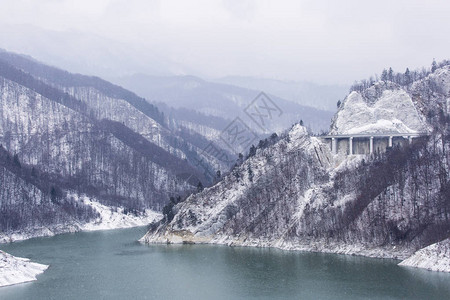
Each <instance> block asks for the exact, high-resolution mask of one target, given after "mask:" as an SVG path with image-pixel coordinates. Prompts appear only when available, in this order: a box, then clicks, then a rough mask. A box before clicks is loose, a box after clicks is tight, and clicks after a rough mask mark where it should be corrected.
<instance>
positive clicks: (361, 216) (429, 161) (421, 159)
mask: <svg viewBox="0 0 450 300" xmlns="http://www.w3.org/2000/svg"><path fill="white" fill-rule="evenodd" d="M449 78H450V67H449V66H448V65H444V66H442V67H441V68H439V69H437V70H434V72H432V73H429V74H426V76H422V77H420V78H416V79H415V80H412V81H411V82H408V83H407V84H406V85H404V86H401V85H399V84H396V83H395V82H392V81H391V82H388V81H384V82H377V83H372V84H371V85H370V86H367V87H364V88H362V89H360V90H359V91H353V92H352V93H350V94H349V96H348V97H347V98H346V99H345V100H344V101H343V103H342V104H341V107H340V109H339V111H338V112H337V114H336V116H335V118H334V120H333V123H332V127H331V134H343V133H377V132H383V133H386V132H387V133H392V132H398V133H404V132H405V131H406V132H424V131H426V132H428V133H429V135H427V136H423V137H420V138H416V139H414V141H413V142H412V143H410V144H408V143H405V144H404V145H403V146H401V147H398V146H396V147H393V148H392V147H391V148H388V149H387V151H386V152H385V153H380V152H377V153H373V154H371V155H349V156H346V155H343V154H342V153H339V154H336V155H334V154H332V152H331V150H330V147H329V145H328V144H326V143H325V142H324V141H323V140H322V139H321V138H320V137H313V136H310V135H309V134H308V133H307V131H306V129H305V128H304V127H302V126H300V125H295V126H293V127H292V128H291V129H290V130H289V131H288V132H287V133H286V134H284V135H283V136H281V137H279V138H278V137H277V138H274V139H272V140H271V139H268V140H266V142H265V143H263V144H262V145H260V146H259V147H258V148H257V149H256V150H255V151H250V153H249V155H248V157H247V159H246V160H245V161H244V162H242V163H241V164H238V165H236V166H235V167H234V169H233V170H232V171H231V172H230V174H228V175H227V176H226V177H224V178H223V179H222V180H221V181H220V182H219V183H217V184H216V185H214V186H212V187H210V188H207V189H205V190H203V191H202V192H199V193H196V194H194V195H191V196H190V197H189V198H188V199H187V200H186V201H184V202H181V203H178V204H176V205H174V206H173V207H169V209H167V210H166V211H165V219H164V220H162V221H160V222H157V223H154V224H152V225H151V228H150V230H149V232H148V233H147V234H146V235H145V236H144V237H143V238H142V242H145V243H219V244H227V245H241V246H262V247H266V246H267V247H277V248H281V249H289V250H307V251H320V252H333V253H343V254H358V255H365V256H373V257H389V258H398V259H406V258H408V257H409V256H411V255H412V254H414V252H415V251H417V250H418V249H421V248H423V247H426V246H428V245H430V244H433V243H436V242H439V241H441V240H444V239H446V238H448V237H449V234H450V222H449V217H450V176H449V170H450V138H449V134H450V131H449V127H450V126H449V125H450V117H449V112H450V111H449V99H450V98H449V85H448V84H447V83H448V82H449ZM445 271H450V269H448V270H445Z"/></svg>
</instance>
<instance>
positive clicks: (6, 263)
mask: <svg viewBox="0 0 450 300" xmlns="http://www.w3.org/2000/svg"><path fill="white" fill-rule="evenodd" d="M47 268H48V266H47V265H42V264H38V263H34V262H30V260H29V259H27V258H21V257H14V256H12V255H10V254H8V253H5V252H3V251H1V250H0V287H2V286H7V285H13V284H18V283H23V282H29V281H34V280H36V276H37V275H39V274H41V273H43V272H44V271H45V270H47Z"/></svg>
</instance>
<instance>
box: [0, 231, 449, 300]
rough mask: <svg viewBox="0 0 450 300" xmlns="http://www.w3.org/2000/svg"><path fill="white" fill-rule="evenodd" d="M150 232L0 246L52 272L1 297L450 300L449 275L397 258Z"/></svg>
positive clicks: (79, 235)
mask: <svg viewBox="0 0 450 300" xmlns="http://www.w3.org/2000/svg"><path fill="white" fill-rule="evenodd" d="M144 233H145V228H133V229H125V230H112V231H98V232H82V233H75V234H64V235H59V236H55V237H51V238H36V239H31V240H28V241H24V242H18V243H13V244H9V245H0V249H2V250H5V251H6V252H8V253H11V254H13V255H15V256H21V257H28V258H31V259H32V260H33V261H35V262H39V263H43V264H49V265H50V268H49V269H48V270H47V271H46V272H45V273H44V274H42V275H39V276H38V281H35V282H31V283H25V284H20V285H15V286H10V287H3V288H0V299H2V300H4V299H46V300H47V299H361V298H363V299H405V298H408V299H450V274H444V273H437V272H429V271H425V270H417V269H411V268H402V267H399V266H397V265H396V263H397V262H398V261H395V260H381V259H370V258H363V257H356V256H344V255H334V254H317V253H301V252H287V251H281V250H276V249H260V248H242V247H236V248H232V247H226V246H209V245H169V246H167V245H151V246H145V245H141V244H139V243H138V242H136V240H137V239H139V238H140V237H141V236H143V235H144Z"/></svg>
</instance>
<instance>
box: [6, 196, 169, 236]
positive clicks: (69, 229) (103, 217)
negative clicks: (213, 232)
mask: <svg viewBox="0 0 450 300" xmlns="http://www.w3.org/2000/svg"><path fill="white" fill-rule="evenodd" d="M79 200H80V201H82V202H83V203H84V204H87V205H89V206H91V207H92V208H94V209H95V210H96V211H97V212H98V213H99V215H100V216H99V217H98V218H97V219H95V220H92V221H91V222H88V223H84V224H83V223H77V222H73V223H67V224H55V225H52V226H47V227H35V228H29V229H27V230H22V231H15V232H7V233H0V244H1V243H10V242H16V241H23V240H27V239H30V238H35V237H46V236H54V235H57V234H62V233H73V232H78V231H94V230H111V229H122V228H131V227H139V226H146V225H148V224H150V223H151V222H153V221H155V220H158V219H160V218H162V214H160V213H158V212H155V211H153V210H150V209H146V210H145V211H143V212H139V213H138V214H132V213H124V208H123V207H114V208H113V207H109V206H106V205H103V204H101V203H99V202H97V201H94V200H92V199H90V198H89V197H85V196H81V197H79Z"/></svg>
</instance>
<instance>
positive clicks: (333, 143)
mask: <svg viewBox="0 0 450 300" xmlns="http://www.w3.org/2000/svg"><path fill="white" fill-rule="evenodd" d="M331 153H333V154H336V153H337V140H336V138H331Z"/></svg>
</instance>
